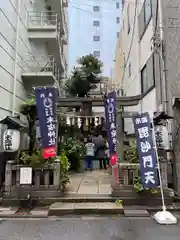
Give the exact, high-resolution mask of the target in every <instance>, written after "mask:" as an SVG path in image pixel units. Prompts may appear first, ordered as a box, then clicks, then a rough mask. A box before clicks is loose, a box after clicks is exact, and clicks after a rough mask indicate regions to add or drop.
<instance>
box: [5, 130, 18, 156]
mask: <svg viewBox="0 0 180 240" xmlns="http://www.w3.org/2000/svg"><path fill="white" fill-rule="evenodd" d="M19 147H20V132H19V131H18V130H14V129H6V130H5V131H4V134H3V149H4V151H5V152H16V151H17V150H18V149H19Z"/></svg>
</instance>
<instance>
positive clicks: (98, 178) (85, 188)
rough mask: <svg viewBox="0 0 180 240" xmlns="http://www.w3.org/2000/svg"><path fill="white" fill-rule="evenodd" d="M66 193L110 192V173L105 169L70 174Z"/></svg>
mask: <svg viewBox="0 0 180 240" xmlns="http://www.w3.org/2000/svg"><path fill="white" fill-rule="evenodd" d="M70 181H71V183H70V184H69V185H68V186H67V191H68V193H78V194H111V175H110V174H109V171H108V170H106V171H104V170H94V171H92V172H85V173H78V174H72V175H71V177H70Z"/></svg>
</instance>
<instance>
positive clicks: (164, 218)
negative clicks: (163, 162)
mask: <svg viewBox="0 0 180 240" xmlns="http://www.w3.org/2000/svg"><path fill="white" fill-rule="evenodd" d="M152 132H153V140H154V148H155V153H156V159H157V165H158V174H159V181H160V190H161V198H162V211H159V212H157V213H156V214H154V219H155V220H156V222H157V223H159V224H162V225H172V224H177V218H176V217H174V216H173V215H172V213H170V212H168V211H167V210H166V206H165V202H164V191H163V184H162V177H161V170H160V164H159V158H158V151H157V145H156V136H155V130H154V121H153V118H152Z"/></svg>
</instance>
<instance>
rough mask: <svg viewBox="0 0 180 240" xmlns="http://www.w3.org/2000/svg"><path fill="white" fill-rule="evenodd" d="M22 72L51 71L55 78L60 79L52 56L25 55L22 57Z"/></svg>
mask: <svg viewBox="0 0 180 240" xmlns="http://www.w3.org/2000/svg"><path fill="white" fill-rule="evenodd" d="M23 71H24V72H34V73H38V72H52V73H53V75H54V76H55V77H56V80H59V79H60V70H59V67H58V66H57V64H56V62H55V59H54V57H53V56H32V55H31V56H29V55H27V56H25V57H24V59H23Z"/></svg>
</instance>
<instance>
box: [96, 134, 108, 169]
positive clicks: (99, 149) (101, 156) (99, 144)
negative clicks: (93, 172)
mask: <svg viewBox="0 0 180 240" xmlns="http://www.w3.org/2000/svg"><path fill="white" fill-rule="evenodd" d="M93 142H94V143H95V146H96V152H95V157H96V159H97V160H99V168H100V169H102V168H104V169H106V160H105V158H106V154H105V149H106V143H105V141H104V139H103V138H102V136H98V137H94V138H93Z"/></svg>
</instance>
